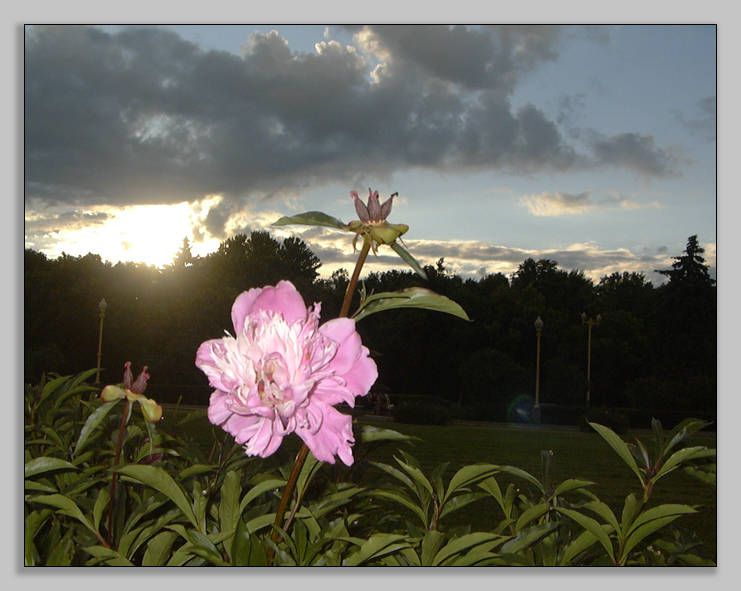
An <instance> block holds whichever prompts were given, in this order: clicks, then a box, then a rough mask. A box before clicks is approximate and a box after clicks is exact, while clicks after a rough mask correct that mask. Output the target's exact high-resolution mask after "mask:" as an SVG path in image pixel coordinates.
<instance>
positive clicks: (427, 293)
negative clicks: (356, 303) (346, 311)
mask: <svg viewBox="0 0 741 591" xmlns="http://www.w3.org/2000/svg"><path fill="white" fill-rule="evenodd" d="M398 308H416V309H418V310H435V311H437V312H444V313H446V314H451V315H453V316H457V317H458V318H462V319H463V320H468V321H469V322H470V320H471V319H470V318H469V317H468V315H467V314H466V312H465V310H464V309H463V308H461V307H460V306H459V305H458V304H456V303H455V302H454V301H453V300H451V299H448V298H446V297H445V296H442V295H440V294H437V293H435V292H434V291H431V290H429V289H426V288H424V287H408V288H406V289H402V290H400V291H395V292H384V293H377V294H373V295H371V296H368V297H367V298H366V299H365V300H364V301H363V302H361V304H360V307H359V308H358V309H357V311H356V312H355V314H353V318H354V319H355V321H356V322H357V321H359V320H361V319H363V318H365V317H366V316H370V315H371V314H374V313H376V312H381V311H383V310H395V309H398Z"/></svg>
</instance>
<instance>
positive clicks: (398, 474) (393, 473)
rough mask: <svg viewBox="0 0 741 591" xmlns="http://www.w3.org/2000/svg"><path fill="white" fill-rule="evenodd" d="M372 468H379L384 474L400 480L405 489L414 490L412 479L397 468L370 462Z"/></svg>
mask: <svg viewBox="0 0 741 591" xmlns="http://www.w3.org/2000/svg"><path fill="white" fill-rule="evenodd" d="M370 464H371V465H372V466H375V467H376V468H380V469H381V470H383V471H384V472H386V473H388V474H390V475H391V476H393V477H394V478H396V479H398V480H400V481H401V482H402V483H404V484H405V485H406V486H407V488H409V489H410V490H412V491H413V490H415V487H414V483H413V482H412V479H411V478H409V476H407V475H406V474H404V473H403V472H402V471H401V470H399V469H398V468H394V467H393V466H390V465H388V464H383V463H381V462H370Z"/></svg>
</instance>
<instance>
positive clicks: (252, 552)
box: [231, 519, 267, 566]
mask: <svg viewBox="0 0 741 591" xmlns="http://www.w3.org/2000/svg"><path fill="white" fill-rule="evenodd" d="M231 556H232V565H233V566H265V565H266V564H267V555H266V553H265V547H264V546H263V545H262V544H261V543H260V539H259V538H258V537H257V536H251V535H250V533H249V531H248V530H247V526H246V524H245V522H244V520H242V519H240V520H239V521H238V522H237V529H236V531H235V532H234V539H233V540H232V546H231Z"/></svg>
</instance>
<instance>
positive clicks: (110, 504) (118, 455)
mask: <svg viewBox="0 0 741 591" xmlns="http://www.w3.org/2000/svg"><path fill="white" fill-rule="evenodd" d="M124 400H125V401H126V403H125V404H124V410H123V414H122V415H121V424H120V425H119V427H118V441H116V457H115V458H114V460H113V467H114V468H115V467H116V466H118V462H119V460H120V458H121V445H122V442H123V434H124V429H125V428H126V416H127V415H128V414H129V404H131V402H129V399H128V398H125V399H124ZM117 476H118V474H117V473H116V472H114V473H113V474H112V475H111V494H110V497H111V498H110V500H109V501H108V538H107V540H106V541H107V542H108V547H109V548H110V547H111V544H112V540H113V505H114V504H115V503H116V480H117Z"/></svg>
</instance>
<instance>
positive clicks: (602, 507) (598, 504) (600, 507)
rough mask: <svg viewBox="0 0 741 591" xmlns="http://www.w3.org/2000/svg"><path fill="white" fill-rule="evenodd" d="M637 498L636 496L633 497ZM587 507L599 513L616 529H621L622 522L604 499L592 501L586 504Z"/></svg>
mask: <svg viewBox="0 0 741 591" xmlns="http://www.w3.org/2000/svg"><path fill="white" fill-rule="evenodd" d="M633 498H634V499H635V497H633ZM584 507H585V508H586V509H589V510H590V511H594V512H595V513H596V514H597V515H599V516H600V517H602V519H604V520H605V521H606V522H607V523H609V524H610V525H611V526H612V527H613V529H614V530H615V531H620V524H619V523H618V520H617V517H615V514H614V513H613V512H612V509H610V507H609V506H608V505H607V504H605V503H603V502H602V501H590V502H588V503H587V504H586V505H584Z"/></svg>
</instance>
